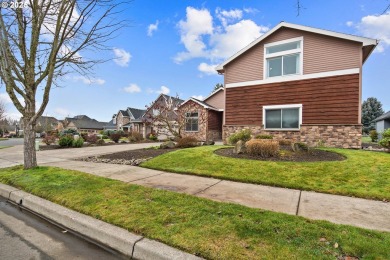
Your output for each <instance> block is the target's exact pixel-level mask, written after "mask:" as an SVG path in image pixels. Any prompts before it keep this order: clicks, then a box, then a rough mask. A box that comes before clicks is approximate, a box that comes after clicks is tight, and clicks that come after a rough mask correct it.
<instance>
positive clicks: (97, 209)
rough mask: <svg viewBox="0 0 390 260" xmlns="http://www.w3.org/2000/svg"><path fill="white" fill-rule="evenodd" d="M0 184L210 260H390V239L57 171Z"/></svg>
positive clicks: (10, 176)
mask: <svg viewBox="0 0 390 260" xmlns="http://www.w3.org/2000/svg"><path fill="white" fill-rule="evenodd" d="M208 150H210V148H208ZM0 182H3V183H6V184H9V185H12V186H14V187H18V188H21V189H23V190H25V191H27V192H31V193H33V194H35V195H38V196H40V197H42V198H45V199H48V200H51V201H53V202H55V203H58V204H61V205H63V206H65V207H68V208H72V209H74V210H77V211H79V212H82V213H84V214H87V215H90V216H93V217H95V218H98V219H101V220H103V221H106V222H109V223H112V224H114V225H117V226H120V227H122V228H125V229H127V230H129V231H131V232H135V233H137V234H141V235H144V236H146V237H148V238H151V239H156V240H159V241H162V242H164V243H166V244H169V245H171V246H174V247H177V248H180V249H183V250H185V251H187V252H190V253H195V254H197V255H199V256H201V257H204V258H208V259H260V258H262V259H337V258H339V259H342V257H346V256H353V257H357V258H358V259H390V250H389V247H390V233H387V232H377V231H369V230H365V229H361V228H355V227H350V226H345V225H336V224H332V223H329V222H326V221H314V220H308V219H305V218H302V217H296V216H290V215H286V214H282V213H275V212H270V211H264V210H259V209H252V208H247V207H244V206H240V205H236V204H228V203H220V202H215V201H211V200H207V199H202V198H198V197H193V196H190V195H185V194H179V193H174V192H170V191H164V190H157V189H151V188H146V187H141V186H137V185H131V184H127V183H123V182H120V181H116V180H111V179H106V178H102V177H98V176H94V175H90V174H86V173H81V172H77V171H69V170H63V169H59V168H51V167H39V168H36V169H33V170H26V171H25V170H23V169H22V167H21V166H18V167H11V168H7V169H0Z"/></svg>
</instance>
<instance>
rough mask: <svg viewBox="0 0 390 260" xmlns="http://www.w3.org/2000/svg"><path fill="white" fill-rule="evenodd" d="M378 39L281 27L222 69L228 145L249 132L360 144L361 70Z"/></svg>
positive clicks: (337, 144)
mask: <svg viewBox="0 0 390 260" xmlns="http://www.w3.org/2000/svg"><path fill="white" fill-rule="evenodd" d="M377 44H378V41H377V40H374V39H369V38H364V37H358V36H353V35H349V34H344V33H337V32H333V31H327V30H322V29H316V28H312V27H307V26H302V25H296V24H291V23H286V22H281V23H279V24H278V25H277V26H275V27H274V28H273V29H271V30H270V31H268V32H267V33H265V34H264V35H262V36H261V37H260V38H258V39H257V40H255V41H254V42H252V43H251V44H249V45H248V46H247V47H245V48H244V49H242V50H240V51H239V52H238V53H236V54H235V55H233V56H232V57H230V58H229V59H227V60H226V61H225V62H223V63H222V64H220V65H219V66H218V67H217V71H218V72H219V73H220V74H223V75H224V86H225V105H224V116H223V137H224V140H226V138H227V137H228V136H230V135H231V134H232V133H235V132H238V131H240V130H242V129H244V128H247V129H251V130H252V132H253V133H254V134H260V133H261V134H270V135H273V136H274V137H276V138H283V139H291V140H295V141H301V142H306V143H308V144H309V145H311V146H314V145H317V144H325V145H327V146H331V147H345V148H360V147H361V133H362V125H361V96H362V66H363V64H364V62H365V61H366V60H367V58H368V57H369V56H370V54H371V53H372V51H373V50H374V48H375V47H376V45H377Z"/></svg>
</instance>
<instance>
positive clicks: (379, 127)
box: [374, 111, 390, 138]
mask: <svg viewBox="0 0 390 260" xmlns="http://www.w3.org/2000/svg"><path fill="white" fill-rule="evenodd" d="M374 122H375V129H376V131H377V132H378V133H379V138H381V133H382V132H383V131H385V130H386V129H388V128H390V111H389V112H387V113H384V114H383V115H381V116H380V117H378V118H377V119H375V120H374Z"/></svg>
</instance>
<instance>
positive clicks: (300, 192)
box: [295, 190, 302, 216]
mask: <svg viewBox="0 0 390 260" xmlns="http://www.w3.org/2000/svg"><path fill="white" fill-rule="evenodd" d="M301 195H302V191H301V190H300V191H299V198H298V205H297V211H296V212H295V215H296V216H298V213H299V205H300V204H301Z"/></svg>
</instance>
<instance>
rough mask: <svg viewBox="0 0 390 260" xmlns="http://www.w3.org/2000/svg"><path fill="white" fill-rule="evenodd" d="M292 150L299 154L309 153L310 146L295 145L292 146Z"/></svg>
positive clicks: (298, 143) (299, 143)
mask: <svg viewBox="0 0 390 260" xmlns="http://www.w3.org/2000/svg"><path fill="white" fill-rule="evenodd" d="M291 148H292V149H293V151H294V152H299V151H304V152H307V151H309V146H307V144H305V143H302V142H296V143H293V144H292V145H291Z"/></svg>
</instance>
